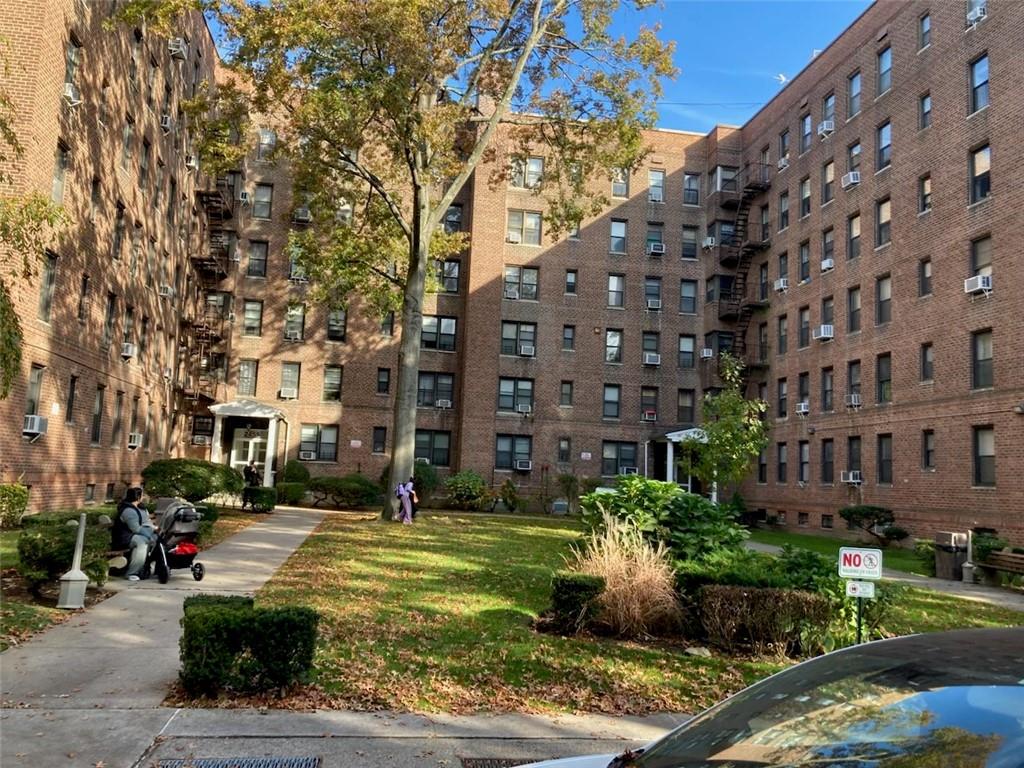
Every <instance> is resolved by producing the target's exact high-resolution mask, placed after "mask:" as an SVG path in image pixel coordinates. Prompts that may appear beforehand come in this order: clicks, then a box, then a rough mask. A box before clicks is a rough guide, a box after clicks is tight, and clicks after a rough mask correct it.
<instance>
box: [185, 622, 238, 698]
mask: <svg viewBox="0 0 1024 768" xmlns="http://www.w3.org/2000/svg"><path fill="white" fill-rule="evenodd" d="M252 611H253V609H252V607H251V606H250V607H249V608H244V607H242V606H239V605H228V604H211V605H205V606H204V605H195V604H193V606H192V607H191V609H190V610H186V611H185V612H184V615H183V616H182V617H181V627H182V635H181V641H180V643H179V648H180V651H181V672H180V673H179V677H180V679H181V685H182V687H183V688H184V689H185V691H186V692H187V693H189V694H190V695H193V696H196V695H201V694H215V693H216V692H217V691H218V690H220V689H221V688H228V687H232V686H233V685H235V684H236V683H237V677H236V674H235V667H236V662H237V659H238V656H239V655H240V653H241V651H242V648H243V646H244V632H245V625H246V619H247V618H248V616H250V615H251V613H252Z"/></svg>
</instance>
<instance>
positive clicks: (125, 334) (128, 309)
mask: <svg viewBox="0 0 1024 768" xmlns="http://www.w3.org/2000/svg"><path fill="white" fill-rule="evenodd" d="M134 339H135V307H133V306H132V305H131V304H128V305H126V306H125V308H124V327H123V328H122V329H121V343H122V344H131V343H132V342H133V341H134Z"/></svg>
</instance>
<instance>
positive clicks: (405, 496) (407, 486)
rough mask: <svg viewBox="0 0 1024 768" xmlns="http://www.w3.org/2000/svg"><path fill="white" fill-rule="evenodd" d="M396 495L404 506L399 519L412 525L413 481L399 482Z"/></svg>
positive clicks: (405, 523)
mask: <svg viewBox="0 0 1024 768" xmlns="http://www.w3.org/2000/svg"><path fill="white" fill-rule="evenodd" d="M395 495H396V496H398V500H399V503H400V504H401V507H402V509H401V514H400V516H399V520H401V521H402V523H403V524H404V525H412V483H399V484H398V487H397V488H395Z"/></svg>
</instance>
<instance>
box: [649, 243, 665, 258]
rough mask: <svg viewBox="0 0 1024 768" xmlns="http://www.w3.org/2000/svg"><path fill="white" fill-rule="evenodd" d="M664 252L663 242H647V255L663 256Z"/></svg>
mask: <svg viewBox="0 0 1024 768" xmlns="http://www.w3.org/2000/svg"><path fill="white" fill-rule="evenodd" d="M664 254H665V244H664V243H648V244H647V255H648V256H663V255H664Z"/></svg>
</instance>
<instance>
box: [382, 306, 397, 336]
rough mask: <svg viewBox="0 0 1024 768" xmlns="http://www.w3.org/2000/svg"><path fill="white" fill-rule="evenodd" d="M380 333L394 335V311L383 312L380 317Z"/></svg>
mask: <svg viewBox="0 0 1024 768" xmlns="http://www.w3.org/2000/svg"><path fill="white" fill-rule="evenodd" d="M380 335H381V336H394V335H395V313H394V311H390V312H385V313H384V315H383V316H382V317H381V319H380Z"/></svg>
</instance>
